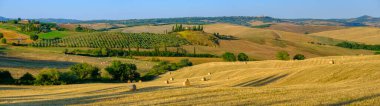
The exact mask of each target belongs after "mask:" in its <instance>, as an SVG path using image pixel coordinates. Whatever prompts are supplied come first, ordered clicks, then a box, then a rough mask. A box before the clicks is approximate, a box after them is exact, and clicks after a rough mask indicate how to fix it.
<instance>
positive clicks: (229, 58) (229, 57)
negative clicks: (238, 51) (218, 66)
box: [222, 52, 236, 61]
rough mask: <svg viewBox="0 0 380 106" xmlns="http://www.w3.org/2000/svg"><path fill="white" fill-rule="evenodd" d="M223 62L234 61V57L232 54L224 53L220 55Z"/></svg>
mask: <svg viewBox="0 0 380 106" xmlns="http://www.w3.org/2000/svg"><path fill="white" fill-rule="evenodd" d="M222 58H223V60H224V61H236V57H235V55H234V54H233V53H230V52H226V53H224V54H223V55H222Z"/></svg>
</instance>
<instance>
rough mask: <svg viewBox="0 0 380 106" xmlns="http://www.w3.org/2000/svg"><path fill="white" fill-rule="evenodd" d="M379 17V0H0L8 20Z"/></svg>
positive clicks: (3, 12) (3, 13)
mask: <svg viewBox="0 0 380 106" xmlns="http://www.w3.org/2000/svg"><path fill="white" fill-rule="evenodd" d="M262 15H265V16H272V17H277V18H352V17H358V16H361V15H370V16H376V17H380V0H0V16H4V17H9V18H17V17H21V18H68V19H81V20H92V19H141V18H170V17H192V16H202V17H207V16H262Z"/></svg>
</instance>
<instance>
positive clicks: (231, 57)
mask: <svg viewBox="0 0 380 106" xmlns="http://www.w3.org/2000/svg"><path fill="white" fill-rule="evenodd" d="M222 59H223V60H224V61H229V62H232V61H249V57H248V55H246V54H245V53H239V54H238V55H237V57H236V56H235V54H234V53H231V52H226V53H224V54H223V55H222Z"/></svg>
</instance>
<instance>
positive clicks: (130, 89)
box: [129, 84, 137, 91]
mask: <svg viewBox="0 0 380 106" xmlns="http://www.w3.org/2000/svg"><path fill="white" fill-rule="evenodd" d="M136 90H137V87H136V85H135V84H132V85H130V86H129V91H136Z"/></svg>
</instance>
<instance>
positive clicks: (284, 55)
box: [276, 51, 290, 60]
mask: <svg viewBox="0 0 380 106" xmlns="http://www.w3.org/2000/svg"><path fill="white" fill-rule="evenodd" d="M276 57H277V59H279V60H289V59H290V57H289V53H288V52H286V51H280V52H278V53H277V55H276Z"/></svg>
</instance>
